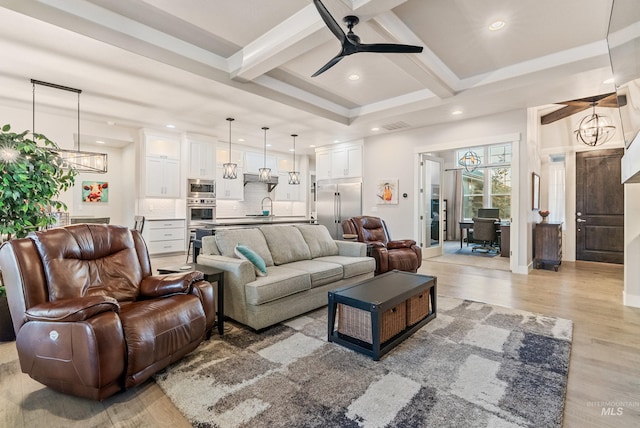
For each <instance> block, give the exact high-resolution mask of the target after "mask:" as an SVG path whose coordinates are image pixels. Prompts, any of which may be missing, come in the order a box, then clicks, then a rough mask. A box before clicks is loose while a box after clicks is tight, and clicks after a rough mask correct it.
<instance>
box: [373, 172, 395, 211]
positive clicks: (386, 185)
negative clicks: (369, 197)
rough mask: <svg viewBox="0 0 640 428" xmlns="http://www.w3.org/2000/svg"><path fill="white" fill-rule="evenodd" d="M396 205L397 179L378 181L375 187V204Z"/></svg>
mask: <svg viewBox="0 0 640 428" xmlns="http://www.w3.org/2000/svg"><path fill="white" fill-rule="evenodd" d="M397 203H398V179H397V178H389V179H385V180H379V181H378V185H377V186H376V204H378V205H390V204H397Z"/></svg>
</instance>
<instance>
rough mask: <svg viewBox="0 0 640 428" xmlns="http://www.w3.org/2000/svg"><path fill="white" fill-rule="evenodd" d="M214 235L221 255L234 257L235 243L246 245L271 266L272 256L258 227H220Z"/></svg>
mask: <svg viewBox="0 0 640 428" xmlns="http://www.w3.org/2000/svg"><path fill="white" fill-rule="evenodd" d="M215 237H216V244H217V245H218V250H220V254H222V255H223V256H225V257H236V254H235V249H236V245H238V244H240V245H246V246H247V247H249V248H251V249H252V250H253V251H255V252H256V253H257V254H258V255H259V256H260V257H262V260H264V262H265V264H266V265H267V266H273V258H272V257H271V253H270V252H269V246H268V245H267V241H266V240H265V239H264V235H263V234H262V232H261V231H260V229H258V228H243V229H222V230H217V231H216V234H215ZM236 258H237V257H236Z"/></svg>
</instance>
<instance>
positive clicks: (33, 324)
mask: <svg viewBox="0 0 640 428" xmlns="http://www.w3.org/2000/svg"><path fill="white" fill-rule="evenodd" d="M0 270H1V271H2V276H3V280H4V283H5V285H6V288H7V297H8V301H9V306H10V310H11V315H12V318H13V325H14V329H15V331H16V347H17V349H18V357H19V360H20V367H21V368H22V371H23V372H25V373H28V374H29V375H30V376H31V377H32V378H33V379H35V380H37V381H38V382H41V383H43V384H45V385H47V386H49V387H51V388H53V389H55V390H58V391H60V392H63V393H67V394H72V395H77V396H80V397H86V398H91V399H95V400H102V399H104V398H106V397H108V396H110V395H112V394H114V393H116V392H118V391H120V390H123V389H127V388H130V387H133V386H136V385H138V384H140V383H142V382H144V381H145V380H146V379H148V378H149V377H150V376H151V375H153V374H154V373H155V372H157V371H158V370H160V369H162V368H164V367H166V366H168V365H169V364H171V363H173V362H175V361H177V360H179V359H180V358H182V357H183V356H184V355H185V354H187V353H189V352H191V351H192V350H194V349H195V348H196V347H197V346H198V345H199V344H200V342H201V341H202V340H203V339H204V338H205V335H206V333H207V332H208V331H210V329H211V328H212V327H213V324H214V321H215V305H214V289H213V286H212V285H211V284H210V283H209V282H207V281H204V280H203V275H202V273H201V272H188V273H180V274H170V275H156V276H154V275H152V271H151V264H150V261H149V254H148V252H147V247H146V245H145V243H144V240H143V239H142V236H141V235H140V233H139V232H138V231H135V230H129V229H128V228H126V227H123V226H114V225H106V224H101V225H99V224H78V225H71V226H66V227H62V228H56V229H50V230H46V231H42V232H36V233H34V234H33V235H31V236H29V237H27V238H24V239H15V240H12V241H8V242H6V243H4V244H3V245H2V247H0Z"/></svg>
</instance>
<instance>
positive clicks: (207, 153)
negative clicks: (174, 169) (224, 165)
mask: <svg viewBox="0 0 640 428" xmlns="http://www.w3.org/2000/svg"><path fill="white" fill-rule="evenodd" d="M187 175H188V176H187V178H202V179H208V180H213V179H215V178H216V147H215V144H214V143H209V142H205V141H195V140H189V168H188V174H187Z"/></svg>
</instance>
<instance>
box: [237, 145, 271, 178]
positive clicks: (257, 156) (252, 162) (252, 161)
mask: <svg viewBox="0 0 640 428" xmlns="http://www.w3.org/2000/svg"><path fill="white" fill-rule="evenodd" d="M244 156H245V160H246V164H245V172H249V173H252V174H257V173H258V172H260V171H259V169H260V168H263V167H264V166H265V157H264V153H258V152H250V151H247V152H246V153H245V155H244ZM266 166H267V168H271V173H272V174H274V175H275V174H277V173H278V165H277V162H276V157H275V156H274V155H267V158H266Z"/></svg>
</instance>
